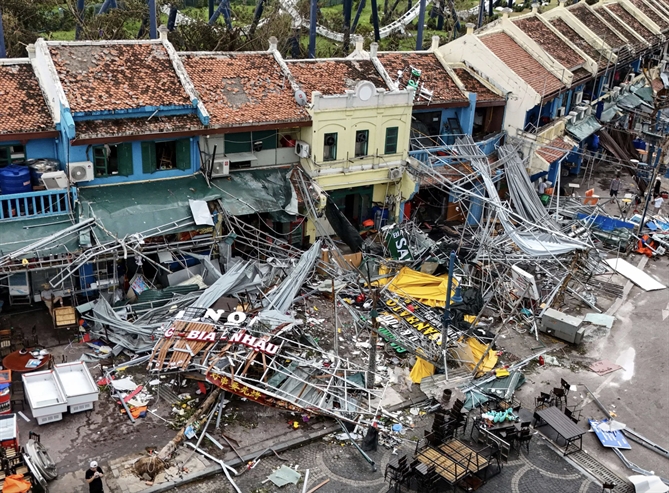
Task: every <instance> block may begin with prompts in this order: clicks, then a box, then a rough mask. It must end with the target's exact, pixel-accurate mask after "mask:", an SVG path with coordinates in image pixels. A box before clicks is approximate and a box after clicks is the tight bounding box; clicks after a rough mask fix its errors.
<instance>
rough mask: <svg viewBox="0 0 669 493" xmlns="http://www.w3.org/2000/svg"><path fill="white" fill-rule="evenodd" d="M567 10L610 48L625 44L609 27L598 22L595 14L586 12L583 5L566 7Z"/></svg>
mask: <svg viewBox="0 0 669 493" xmlns="http://www.w3.org/2000/svg"><path fill="white" fill-rule="evenodd" d="M568 9H569V12H571V13H572V14H573V15H574V16H576V18H577V19H578V20H579V21H581V22H582V23H583V24H585V25H586V27H587V28H588V29H590V30H591V31H592V32H594V33H595V34H596V35H597V36H599V37H600V38H602V39H603V40H604V42H605V43H606V44H607V45H609V46H610V47H611V48H613V49H616V48H620V47H621V46H623V45H624V44H625V40H624V39H621V38H620V37H619V36H618V35H617V34H616V33H614V32H613V31H612V30H611V29H609V27H608V26H607V25H606V24H604V23H603V22H602V21H601V20H599V19H598V18H597V16H596V15H595V14H593V13H592V12H590V10H588V8H587V7H586V6H585V5H581V4H580V3H577V4H576V5H572V6H571V7H568ZM614 26H615V24H614Z"/></svg>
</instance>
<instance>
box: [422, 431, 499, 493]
mask: <svg viewBox="0 0 669 493" xmlns="http://www.w3.org/2000/svg"><path fill="white" fill-rule="evenodd" d="M416 458H417V459H418V460H419V461H420V462H421V463H423V464H425V465H427V466H434V470H435V472H436V473H437V474H439V475H440V476H441V477H442V478H444V479H445V480H446V481H447V482H448V483H450V484H456V483H457V482H458V481H460V480H462V479H464V478H465V477H467V476H468V475H470V474H475V473H477V472H479V471H482V470H483V469H485V468H486V467H488V464H489V463H488V460H487V459H486V458H485V457H483V456H481V455H479V454H477V453H476V452H475V451H474V450H472V449H471V448H469V447H468V446H467V445H465V444H464V443H462V442H461V441H460V440H451V441H450V442H447V443H444V444H441V445H439V448H438V449H435V448H433V447H427V448H426V449H424V450H421V451H420V452H419V453H418V455H417V456H416Z"/></svg>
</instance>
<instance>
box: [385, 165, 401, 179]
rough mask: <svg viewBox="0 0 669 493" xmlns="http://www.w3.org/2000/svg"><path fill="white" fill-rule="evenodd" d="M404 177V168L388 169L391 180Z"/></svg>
mask: <svg viewBox="0 0 669 493" xmlns="http://www.w3.org/2000/svg"><path fill="white" fill-rule="evenodd" d="M401 178H402V168H390V169H389V170H388V179H389V180H399V179H401Z"/></svg>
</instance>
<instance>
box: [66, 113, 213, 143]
mask: <svg viewBox="0 0 669 493" xmlns="http://www.w3.org/2000/svg"><path fill="white" fill-rule="evenodd" d="M75 126H76V131H77V135H76V139H77V140H84V139H99V138H105V137H124V136H130V135H140V134H162V133H173V132H185V131H188V130H199V129H202V128H203V125H202V122H200V118H199V117H198V116H197V115H173V116H154V117H153V118H151V119H150V120H148V121H147V119H146V118H113V119H112V118H108V119H105V120H83V121H78V122H76V123H75Z"/></svg>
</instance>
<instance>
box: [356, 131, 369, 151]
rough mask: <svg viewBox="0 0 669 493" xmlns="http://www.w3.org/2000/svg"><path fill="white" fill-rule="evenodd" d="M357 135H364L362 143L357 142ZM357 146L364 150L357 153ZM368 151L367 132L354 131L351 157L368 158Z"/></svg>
mask: <svg viewBox="0 0 669 493" xmlns="http://www.w3.org/2000/svg"><path fill="white" fill-rule="evenodd" d="M358 135H364V136H365V140H364V142H358ZM358 144H361V145H362V146H363V147H364V148H363V149H362V151H361V152H358ZM368 150H369V130H356V131H355V145H354V146H353V155H354V157H365V156H368V155H369V154H368V152H367V151H368Z"/></svg>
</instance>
